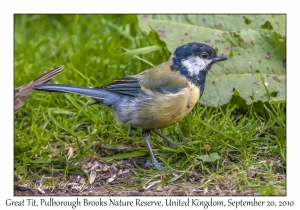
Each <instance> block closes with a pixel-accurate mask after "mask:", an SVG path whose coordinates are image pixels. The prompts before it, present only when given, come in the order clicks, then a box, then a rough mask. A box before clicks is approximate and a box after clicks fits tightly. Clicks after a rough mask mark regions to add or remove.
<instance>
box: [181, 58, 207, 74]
mask: <svg viewBox="0 0 300 210" xmlns="http://www.w3.org/2000/svg"><path fill="white" fill-rule="evenodd" d="M181 63H182V65H183V66H184V67H186V68H187V70H188V74H189V75H190V76H195V75H196V76H198V75H199V72H200V71H204V70H205V69H206V67H207V66H208V65H209V64H210V63H211V60H206V59H201V58H200V57H198V56H193V57H189V58H188V59H186V60H183V61H181Z"/></svg>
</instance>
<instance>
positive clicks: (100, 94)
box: [33, 84, 120, 106]
mask: <svg viewBox="0 0 300 210" xmlns="http://www.w3.org/2000/svg"><path fill="white" fill-rule="evenodd" d="M33 89H34V90H40V91H47V92H63V93H73V94H78V95H83V96H88V97H91V98H93V99H95V100H97V101H99V102H101V103H103V104H105V105H108V106H112V105H114V104H115V103H117V101H118V100H119V99H120V96H119V95H118V94H115V93H112V92H109V91H106V90H103V89H101V88H87V87H80V86H73V85H62V84H43V85H37V86H34V87H33Z"/></svg>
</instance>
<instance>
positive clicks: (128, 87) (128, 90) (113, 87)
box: [98, 76, 141, 97]
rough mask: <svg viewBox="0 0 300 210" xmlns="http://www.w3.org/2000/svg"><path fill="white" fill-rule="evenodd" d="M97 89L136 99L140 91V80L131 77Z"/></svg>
mask: <svg viewBox="0 0 300 210" xmlns="http://www.w3.org/2000/svg"><path fill="white" fill-rule="evenodd" d="M98 88H100V89H103V90H106V91H109V92H113V93H117V94H120V95H126V96H132V97H137V96H138V94H139V93H140V91H141V85H140V79H139V78H137V77H131V76H128V77H124V78H121V79H119V80H116V81H114V82H113V83H111V84H109V85H107V86H102V87H98Z"/></svg>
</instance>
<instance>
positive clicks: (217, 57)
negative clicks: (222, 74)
mask: <svg viewBox="0 0 300 210" xmlns="http://www.w3.org/2000/svg"><path fill="white" fill-rule="evenodd" d="M227 59H228V57H226V56H223V55H219V54H216V56H215V58H214V61H215V62H217V61H224V60H227Z"/></svg>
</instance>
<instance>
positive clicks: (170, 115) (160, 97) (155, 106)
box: [139, 82, 200, 129]
mask: <svg viewBox="0 0 300 210" xmlns="http://www.w3.org/2000/svg"><path fill="white" fill-rule="evenodd" d="M199 99H200V90H199V87H197V86H196V85H194V84H192V83H191V82H188V85H187V87H186V88H183V89H182V90H181V91H180V92H178V93H175V94H173V93H168V94H166V93H158V92H156V93H155V96H154V97H153V100H151V104H149V103H147V102H146V103H144V104H143V105H142V107H141V111H142V112H143V114H145V115H147V116H148V118H144V121H143V122H142V127H143V128H147V129H153V128H164V127H168V126H170V125H172V124H174V123H176V122H178V121H180V120H181V119H182V118H184V117H185V116H186V115H187V114H189V113H190V112H191V110H192V109H193V108H194V106H195V104H196V103H197V102H198V101H199ZM139 124H140V126H141V122H140V123H139Z"/></svg>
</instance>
